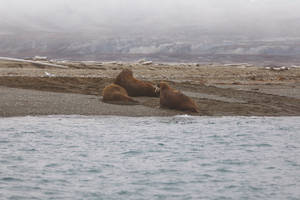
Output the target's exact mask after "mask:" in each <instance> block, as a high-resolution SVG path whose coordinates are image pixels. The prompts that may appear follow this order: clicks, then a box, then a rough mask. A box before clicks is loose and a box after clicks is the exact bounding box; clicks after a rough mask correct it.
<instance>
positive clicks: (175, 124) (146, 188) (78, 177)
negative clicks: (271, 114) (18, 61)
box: [0, 116, 300, 200]
mask: <svg viewBox="0 0 300 200" xmlns="http://www.w3.org/2000/svg"><path fill="white" fill-rule="evenodd" d="M0 199H22V200H23V199H42V200H46V199H55V200H56V199H105V200H106V199H116V200H119V199H126V200H128V199H147V200H148V199H149V200H150V199H280V200H282V199H293V200H295V199H300V117H276V118H267V117H220V118H215V117H190V116H175V117H150V118H131V117H114V116H109V117H102V116H100V117H98V116H97V117H83V116H48V117H20V118H0Z"/></svg>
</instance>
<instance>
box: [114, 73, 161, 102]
mask: <svg viewBox="0 0 300 200" xmlns="http://www.w3.org/2000/svg"><path fill="white" fill-rule="evenodd" d="M114 83H115V84H118V85H120V86H121V87H123V88H125V89H126V91H127V93H128V95H129V96H132V97H137V96H147V97H158V96H159V88H158V87H156V86H155V85H154V84H152V83H151V82H146V81H141V80H137V79H136V78H134V77H133V73H132V71H131V70H130V69H124V70H123V71H122V72H121V73H120V74H119V75H118V76H117V78H116V80H115V81H114Z"/></svg>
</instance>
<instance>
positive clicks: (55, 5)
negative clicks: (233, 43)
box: [0, 0, 300, 31]
mask: <svg viewBox="0 0 300 200" xmlns="http://www.w3.org/2000/svg"><path fill="white" fill-rule="evenodd" d="M285 20H294V22H293V23H292V26H295V23H296V25H297V24H298V25H299V23H300V0H88V1H87V0H41V1H38V0H0V28H1V26H2V30H3V29H5V27H10V26H22V27H27V29H49V30H55V29H63V30H65V31H74V30H75V31H76V30H80V29H89V28H93V27H106V26H107V27H114V28H116V29H117V28H118V27H120V29H122V28H126V27H127V28H128V27H129V28H130V27H135V28H136V27H143V26H151V27H159V28H168V27H173V26H204V27H207V28H211V29H216V30H218V28H220V27H221V28H220V29H226V28H229V29H234V28H237V29H238V28H241V29H242V28H245V27H247V28H248V29H250V28H251V27H256V28H258V29H274V30H275V29H276V31H278V30H280V29H281V27H276V26H280V25H278V23H279V22H280V23H284V22H285ZM297 20H298V22H297ZM280 23H279V24H280ZM3 27H4V28H3ZM285 28H286V27H285ZM293 28H294V29H295V27H293ZM0 31H1V30H0Z"/></svg>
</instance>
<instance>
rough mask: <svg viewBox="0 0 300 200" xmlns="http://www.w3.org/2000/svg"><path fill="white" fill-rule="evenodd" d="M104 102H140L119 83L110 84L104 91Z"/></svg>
mask: <svg viewBox="0 0 300 200" xmlns="http://www.w3.org/2000/svg"><path fill="white" fill-rule="evenodd" d="M102 96H103V102H106V103H116V104H127V105H128V104H138V103H139V102H138V101H136V100H134V99H132V98H131V97H129V96H128V93H127V91H126V90H125V89H124V88H122V87H121V86H119V85H116V84H110V85H108V86H106V87H105V88H104V89H103V91H102Z"/></svg>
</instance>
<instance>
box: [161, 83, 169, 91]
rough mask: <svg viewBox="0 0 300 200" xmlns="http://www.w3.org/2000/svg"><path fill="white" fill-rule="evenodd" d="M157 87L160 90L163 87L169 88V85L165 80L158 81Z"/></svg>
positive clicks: (163, 88)
mask: <svg viewBox="0 0 300 200" xmlns="http://www.w3.org/2000/svg"><path fill="white" fill-rule="evenodd" d="M159 88H160V90H161V91H162V90H165V89H169V88H170V86H169V85H168V84H167V83H166V82H160V83H159Z"/></svg>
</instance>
